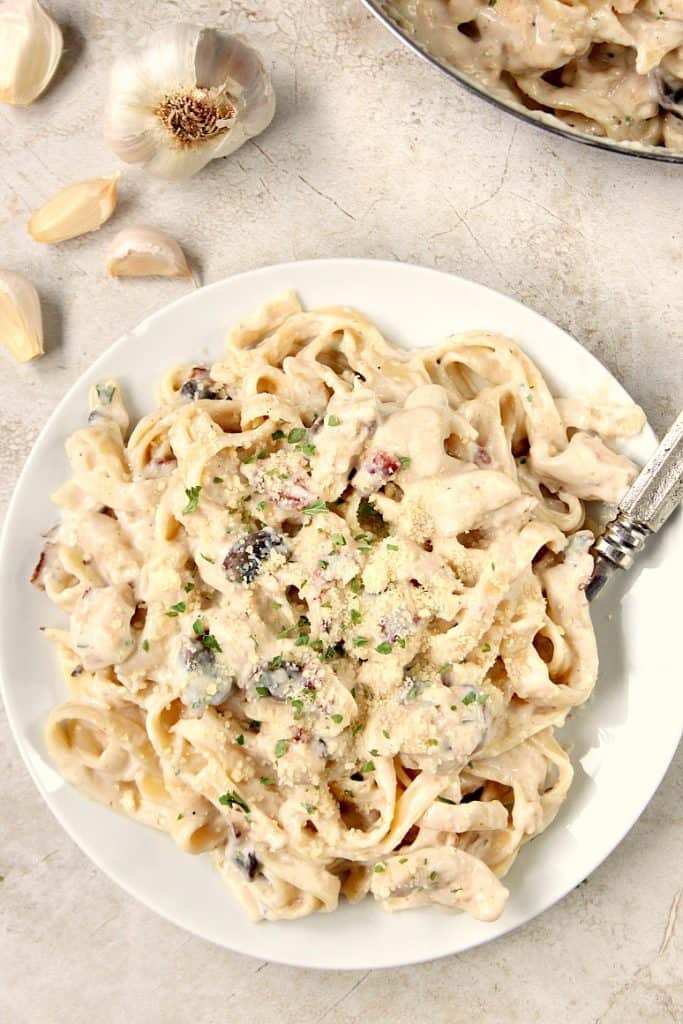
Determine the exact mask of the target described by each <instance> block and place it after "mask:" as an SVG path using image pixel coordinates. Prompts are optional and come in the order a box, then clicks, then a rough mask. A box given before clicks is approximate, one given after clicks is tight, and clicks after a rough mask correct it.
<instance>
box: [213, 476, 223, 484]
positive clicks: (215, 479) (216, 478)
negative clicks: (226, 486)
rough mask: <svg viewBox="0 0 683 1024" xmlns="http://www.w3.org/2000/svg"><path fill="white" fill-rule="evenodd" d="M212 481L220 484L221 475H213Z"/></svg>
mask: <svg viewBox="0 0 683 1024" xmlns="http://www.w3.org/2000/svg"><path fill="white" fill-rule="evenodd" d="M213 482H214V483H215V484H222V483H223V477H222V476H215V477H214V478H213Z"/></svg>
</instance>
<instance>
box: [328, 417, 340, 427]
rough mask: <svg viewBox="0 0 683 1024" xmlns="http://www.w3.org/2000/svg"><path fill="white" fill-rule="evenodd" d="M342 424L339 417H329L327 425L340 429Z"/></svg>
mask: <svg viewBox="0 0 683 1024" xmlns="http://www.w3.org/2000/svg"><path fill="white" fill-rule="evenodd" d="M340 423H341V420H340V419H339V417H338V416H328V417H327V425H328V427H338V426H339V424H340Z"/></svg>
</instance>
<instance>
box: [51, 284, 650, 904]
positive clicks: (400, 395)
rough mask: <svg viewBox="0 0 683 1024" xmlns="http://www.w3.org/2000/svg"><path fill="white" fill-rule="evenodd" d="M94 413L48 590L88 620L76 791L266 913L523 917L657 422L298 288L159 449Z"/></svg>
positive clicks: (459, 342)
mask: <svg viewBox="0 0 683 1024" xmlns="http://www.w3.org/2000/svg"><path fill="white" fill-rule="evenodd" d="M90 406H91V412H90V416H89V420H88V424H87V425H86V426H84V427H83V428H82V429H80V430H78V431H77V432H76V433H75V434H74V435H73V436H72V437H70V438H69V440H68V442H67V453H68V457H69V461H70V464H71V469H72V478H71V480H70V481H69V482H68V483H66V484H65V485H63V486H62V487H61V488H60V489H59V490H58V491H57V493H56V494H55V495H54V501H55V504H56V505H57V507H58V508H59V510H60V512H61V521H60V523H59V525H58V526H57V527H56V528H55V529H54V530H53V531H51V533H50V534H49V535H48V536H47V540H46V544H45V548H44V550H43V553H42V555H41V558H40V561H39V563H38V565H37V567H36V571H35V573H34V579H33V581H34V583H36V585H38V586H39V587H41V588H43V589H44V590H45V591H46V593H47V595H48V597H49V598H50V599H51V600H52V601H53V602H54V603H55V604H56V605H57V606H58V607H59V608H60V609H62V610H63V611H64V612H66V613H67V615H68V616H69V624H68V628H62V629H50V630H49V631H48V632H49V634H50V636H51V637H52V638H53V639H54V640H55V641H56V643H57V645H58V649H59V654H60V658H61V662H62V666H63V670H64V674H65V677H66V680H67V683H68V688H69V698H68V700H67V701H66V703H64V704H62V705H61V706H60V707H58V708H56V709H55V710H54V711H53V712H52V714H51V715H50V718H49V721H48V723H47V732H46V737H47V746H48V750H49V752H50V755H51V756H52V758H53V759H54V761H55V763H56V765H57V766H58V768H59V770H60V771H61V772H62V774H63V775H64V777H65V778H66V779H67V780H68V781H70V782H71V783H73V784H74V785H75V786H78V787H79V788H80V789H82V790H83V791H84V792H85V793H86V794H88V795H89V796H91V797H93V798H95V799H97V800H100V801H102V802H103V803H105V804H107V805H108V806H110V807H112V808H114V809H115V810H118V811H122V812H124V813H125V814H128V815H130V817H132V818H134V819H136V820H138V821H142V822H144V823H145V824H147V825H152V826H154V827H156V828H159V829H162V830H164V831H166V832H168V833H170V835H171V836H172V837H173V838H174V840H175V841H176V843H177V844H178V845H179V846H180V847H181V849H183V850H185V851H187V852H189V853H203V852H207V851H210V853H211V856H212V858H213V862H214V864H215V866H216V867H217V869H218V870H219V872H220V873H221V875H222V876H223V877H224V878H225V879H226V881H227V882H228V883H229V884H230V886H231V887H232V888H233V890H234V892H235V893H236V895H237V897H238V898H239V900H240V901H241V903H242V905H243V906H244V908H245V909H246V911H247V913H248V914H249V915H250V916H251V917H252V918H253V919H257V920H258V919H264V918H265V919H269V920H273V919H278V918H295V917H299V916H301V915H305V914H309V913H311V912H313V911H317V910H326V911H329V910H333V909H334V908H335V907H336V906H337V905H338V902H339V900H340V897H341V896H344V897H346V898H347V899H348V900H351V901H356V900H360V899H362V898H363V897H365V896H366V895H367V894H372V896H374V897H375V898H376V899H377V900H379V901H381V903H382V905H383V906H384V907H385V908H386V909H388V910H398V909H403V908H406V907H414V906H420V905H424V904H437V905H440V906H445V907H451V908H454V909H458V910H464V911H466V912H468V913H469V914H472V915H473V916H475V917H477V918H480V919H483V920H492V919H495V918H496V917H498V916H499V915H500V913H501V912H502V910H503V908H504V906H505V902H506V898H507V890H506V889H505V887H504V886H503V884H502V882H501V881H500V879H501V877H502V876H503V875H504V874H505V873H506V871H507V870H508V869H509V867H510V865H511V864H512V863H513V861H514V860H515V858H516V856H517V854H518V852H519V850H520V849H521V847H522V846H523V845H524V844H525V843H526V842H528V841H529V840H530V839H532V838H533V837H534V836H537V835H539V834H540V833H541V832H543V830H544V829H546V828H547V827H548V825H549V824H550V823H551V822H552V820H553V818H554V817H555V815H556V814H557V811H558V808H559V807H560V805H561V804H562V801H563V800H564V799H565V797H566V795H567V791H568V788H569V785H570V783H571V778H572V769H571V765H570V761H569V758H568V756H567V753H566V752H565V750H564V749H563V748H562V746H561V745H560V744H559V743H558V742H557V740H556V738H555V734H554V733H555V729H556V728H557V727H558V726H560V725H562V723H563V722H564V721H565V719H566V717H567V715H568V713H569V712H570V711H571V709H572V708H574V707H577V706H578V705H579V704H581V703H583V702H584V701H585V700H586V699H587V698H588V696H589V694H590V693H591V690H592V688H593V685H594V682H595V678H596V672H597V655H596V647H595V641H594V636H593V631H592V627H591V623H590V618H589V614H588V607H587V602H586V598H585V594H584V586H585V583H586V580H587V579H588V577H589V574H590V571H591V556H590V554H589V547H590V545H591V543H592V539H593V537H592V534H591V533H590V531H588V530H586V529H585V528H584V514H585V513H584V502H587V501H607V502H613V501H616V500H617V499H618V498H619V497H620V495H621V494H622V492H623V491H624V490H625V488H626V487H627V485H628V484H629V482H630V481H631V480H632V479H633V477H634V475H635V467H634V466H633V464H632V463H630V462H629V461H628V460H627V459H626V458H624V457H623V456H621V455H619V454H617V453H616V452H615V451H613V450H612V448H610V447H608V445H607V444H606V443H605V440H607V441H609V440H610V439H612V438H614V437H615V436H617V435H628V434H633V433H636V432H637V431H639V430H640V428H641V427H642V425H643V416H642V413H641V411H640V409H638V407H636V406H617V405H613V404H609V403H603V404H599V405H591V404H590V403H587V402H584V401H581V400H579V399H555V398H553V397H552V395H551V394H550V391H549V389H548V387H547V385H546V383H545V381H544V379H543V377H542V376H541V374H540V373H539V371H538V370H537V368H536V367H535V366H534V364H533V363H532V362H531V361H530V360H529V359H528V358H527V357H526V356H525V355H524V354H523V353H522V351H521V350H520V349H519V348H518V347H517V346H516V345H515V344H514V343H513V342H512V341H510V340H509V339H507V338H504V337H499V336H495V335H492V334H486V333H478V334H477V333H472V334H467V335H463V336H459V337H454V338H450V339H449V340H448V341H446V342H445V343H444V344H443V345H440V346H438V347H436V348H431V349H423V350H412V351H403V350H400V349H397V348H395V347H393V346H392V345H390V344H389V343H388V342H386V341H385V340H384V338H383V337H382V336H381V335H380V333H379V331H378V330H377V329H376V328H375V327H374V326H373V325H372V324H371V323H369V322H368V321H367V320H366V319H364V318H363V317H362V316H360V315H359V314H357V313H355V312H353V311H352V310H349V309H346V308H328V309H319V310H314V311H311V312H306V311H304V310H302V308H301V306H300V305H299V302H298V300H297V298H296V296H295V295H294V294H293V293H287V294H284V295H282V296H280V297H278V298H277V299H275V300H274V301H273V302H271V303H269V304H268V305H266V306H265V307H263V308H262V309H260V310H259V311H257V312H256V313H255V314H254V315H253V316H250V317H249V318H247V319H245V320H244V321H242V322H241V323H239V324H238V325H237V326H236V327H234V328H233V329H232V330H231V331H230V333H229V337H228V345H227V352H226V355H225V357H224V358H223V359H221V360H220V361H219V362H217V363H216V364H215V365H214V366H212V367H211V368H208V367H205V366H197V365H195V366H182V367H178V368H176V369H174V370H173V371H171V372H170V373H169V374H168V375H167V376H166V377H165V378H164V380H163V381H162V382H161V385H160V388H159V392H158V408H157V409H156V410H155V411H154V412H152V413H151V414H150V415H148V416H145V417H144V418H143V419H141V420H140V422H139V423H138V424H137V425H136V426H135V428H134V429H133V430H132V432H130V433H129V421H128V415H127V413H126V410H125V406H124V403H123V396H122V394H121V390H120V387H119V385H118V384H117V382H115V381H111V380H108V381H103V382H102V383H101V384H98V385H97V386H96V387H94V388H92V389H91V394H90ZM603 439H605V440H603Z"/></svg>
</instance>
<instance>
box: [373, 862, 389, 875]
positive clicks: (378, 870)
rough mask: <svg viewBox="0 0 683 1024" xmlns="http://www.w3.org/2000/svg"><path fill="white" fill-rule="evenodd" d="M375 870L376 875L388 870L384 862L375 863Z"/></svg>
mask: <svg viewBox="0 0 683 1024" xmlns="http://www.w3.org/2000/svg"><path fill="white" fill-rule="evenodd" d="M374 871H375V874H376V875H381V874H382V872H383V871H386V868H385V867H384V864H375V867H374Z"/></svg>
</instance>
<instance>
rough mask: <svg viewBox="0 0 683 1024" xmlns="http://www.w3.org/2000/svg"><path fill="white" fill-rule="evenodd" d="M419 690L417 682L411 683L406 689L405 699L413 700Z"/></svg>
mask: <svg viewBox="0 0 683 1024" xmlns="http://www.w3.org/2000/svg"><path fill="white" fill-rule="evenodd" d="M419 692H420V691H419V689H418V687H417V684H413V685H412V686H411V687H410V689H409V690H408V692H407V694H406V700H415V698H416V697H417V696H418V694H419Z"/></svg>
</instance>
